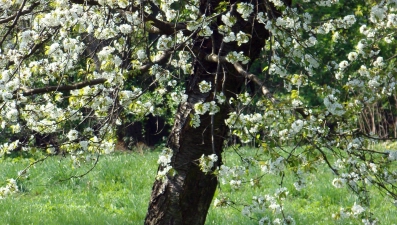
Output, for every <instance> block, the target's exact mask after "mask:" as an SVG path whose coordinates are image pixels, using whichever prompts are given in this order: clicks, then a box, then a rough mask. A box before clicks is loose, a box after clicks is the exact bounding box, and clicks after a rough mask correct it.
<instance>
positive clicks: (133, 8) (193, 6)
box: [0, 0, 397, 224]
mask: <svg viewBox="0 0 397 225" xmlns="http://www.w3.org/2000/svg"><path fill="white" fill-rule="evenodd" d="M396 7H397V6H396V3H395V2H394V1H382V2H380V3H375V2H367V1H360V0H355V1H342V0H341V1H335V0H324V1H316V2H311V1H310V0H302V1H295V2H290V1H281V0H268V1H195V0H192V1H172V0H171V1H127V0H119V1H114V0H100V1H94V0H85V1H84V0H71V1H64V0H55V1H39V0H18V1H1V2H0V8H1V9H2V11H3V14H2V16H1V18H0V24H1V27H0V37H1V39H0V46H1V53H0V65H1V67H2V68H3V69H2V71H1V80H0V94H1V102H0V121H1V128H2V130H1V131H0V132H1V133H0V135H1V136H0V141H2V142H1V146H0V156H1V157H15V156H18V155H22V156H25V157H33V158H37V159H39V160H41V159H42V157H44V158H45V157H46V155H47V154H49V155H51V154H54V153H56V152H64V153H65V154H66V153H68V154H70V155H71V157H72V159H73V160H74V164H75V166H78V165H79V164H80V163H83V162H87V161H92V160H93V161H97V160H98V157H99V155H100V154H103V153H108V152H111V151H113V148H114V146H115V143H116V142H117V135H116V133H117V132H116V130H117V126H118V125H120V124H122V121H123V120H124V119H126V118H128V119H129V120H131V121H135V120H141V119H143V118H144V117H146V116H148V115H149V114H150V115H153V116H162V115H169V114H172V115H175V117H174V120H173V121H170V122H173V128H172V131H171V135H170V136H169V139H168V141H167V146H166V147H165V148H164V150H163V153H162V154H161V156H160V158H159V163H160V166H159V170H158V174H157V177H156V181H155V183H154V186H153V192H152V197H151V200H150V205H149V209H148V214H147V217H146V223H147V224H203V223H204V222H205V218H206V213H207V211H208V207H209V205H210V203H211V201H212V198H213V195H214V192H215V190H216V186H217V184H218V181H217V178H221V180H230V181H229V182H228V183H229V185H230V186H232V187H233V188H235V189H239V188H242V187H243V186H244V184H247V185H248V184H249V185H253V186H255V185H257V184H259V183H260V181H261V180H264V179H266V175H267V174H279V175H280V178H281V182H280V188H279V189H278V190H276V191H275V194H274V195H273V194H272V195H271V196H270V195H267V196H265V197H263V198H256V199H262V200H261V202H260V206H258V204H256V205H255V204H252V205H248V204H247V205H246V206H245V207H244V209H243V210H244V212H245V214H247V215H251V214H252V212H253V211H255V210H257V209H258V207H259V208H261V209H271V210H273V211H274V212H275V217H274V218H273V220H274V221H276V220H280V221H281V220H283V221H284V222H285V223H291V222H293V218H291V217H288V216H287V215H286V214H285V213H284V209H283V204H284V201H285V199H286V196H287V194H288V192H289V191H288V189H287V188H286V187H285V186H284V176H285V174H286V171H287V170H290V171H292V173H293V174H294V175H295V178H296V182H295V183H294V186H295V188H296V189H302V188H304V186H305V185H306V182H305V177H306V176H307V175H308V174H309V173H310V171H312V170H314V168H315V167H316V165H318V164H320V163H325V164H327V165H328V166H329V168H330V169H331V170H332V171H333V173H334V174H335V179H334V180H333V181H332V184H333V185H334V186H335V187H336V188H340V187H342V186H348V187H349V188H350V189H351V190H352V191H353V192H354V193H356V194H357V195H358V196H359V198H358V204H354V206H352V207H351V208H349V209H348V210H341V211H340V212H338V213H339V214H338V215H339V216H336V217H340V216H341V215H343V216H351V217H354V218H360V219H362V221H363V222H364V223H367V224H368V223H374V221H375V219H374V218H372V216H371V213H370V210H369V209H370V208H369V206H370V195H369V194H368V193H369V190H370V189H372V188H369V187H372V186H374V187H377V188H378V190H380V191H381V192H383V193H386V194H387V195H388V196H390V200H391V201H396V199H397V195H396V186H395V182H394V181H395V179H396V176H397V175H396V172H395V161H396V159H397V155H396V152H395V151H385V150H384V149H380V150H379V149H377V148H375V147H374V146H377V145H374V143H377V142H381V141H385V140H387V139H389V138H390V137H391V136H392V135H393V129H394V135H395V125H392V126H390V127H388V128H385V129H383V130H382V129H380V128H381V127H384V126H385V124H395V122H393V121H394V117H393V116H387V117H386V118H393V119H392V122H385V123H382V124H381V125H377V123H378V122H376V121H382V120H383V121H384V120H385V119H381V118H385V115H389V114H390V113H389V114H388V113H378V116H375V115H374V114H371V113H368V109H371V107H373V106H374V105H376V106H378V105H385V103H393V104H395V102H393V99H395V97H394V96H396V93H395V86H396V81H395V80H396V75H395V69H394V66H393V65H394V63H393V62H394V55H395V53H394V48H393V46H395V43H394V38H393V37H394V36H393V32H394V29H395V26H396V21H397V20H396V19H395V18H396V16H395V14H394V11H395V8H396ZM260 56H264V57H263V58H261V57H260ZM254 63H255V64H256V65H258V64H261V65H263V69H262V70H263V72H264V74H263V76H256V75H254V74H252V73H250V72H249V71H250V70H249V69H250V67H251V65H253V64H254ZM253 84H254V85H253ZM255 86H256V87H258V88H254V87H255ZM393 107H394V106H393ZM389 111H390V112H391V113H392V112H393V111H392V108H391V110H390V109H389ZM366 118H371V119H370V120H371V122H367V120H366ZM386 120H389V119H386ZM380 130H382V132H380ZM378 131H379V132H378ZM228 134H233V135H235V136H236V137H238V138H239V139H240V140H241V142H242V143H253V144H252V145H253V146H255V147H260V148H259V149H260V151H258V152H257V154H254V156H252V157H244V156H241V158H242V162H243V163H242V164H241V165H238V166H234V167H233V166H232V165H227V164H223V162H222V151H223V147H224V144H225V140H226V139H227V138H226V137H227V135H228ZM235 150H236V153H239V150H238V148H237V149H235ZM254 167H255V168H257V169H259V170H261V171H262V174H259V175H258V174H256V173H255V174H251V173H250V171H253V169H252V168H254ZM244 171H248V172H244ZM330 182H331V181H330ZM6 187H10V188H11V187H12V188H13V190H14V191H15V190H17V188H16V187H17V186H16V184H15V182H14V181H12V182H11V181H10V182H9V185H8V186H6ZM10 188H8V189H7V188H5V189H1V190H6V189H7V190H9V189H10ZM245 188H248V187H247V186H245ZM4 193H10V192H9V191H8V192H5V191H3V192H0V195H5V194H4ZM269 196H270V197H269ZM273 196H275V197H273ZM215 204H216V205H219V206H225V205H230V204H231V201H228V200H227V198H225V199H221V200H219V199H217V200H216V201H215ZM365 207H366V208H367V210H366V208H365ZM266 220H267V219H266V218H265V217H263V218H260V221H262V223H263V222H264V221H266Z"/></svg>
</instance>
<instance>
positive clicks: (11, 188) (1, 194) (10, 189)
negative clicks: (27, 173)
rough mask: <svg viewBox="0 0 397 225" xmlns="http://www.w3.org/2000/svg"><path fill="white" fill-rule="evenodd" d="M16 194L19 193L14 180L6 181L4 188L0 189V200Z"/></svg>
mask: <svg viewBox="0 0 397 225" xmlns="http://www.w3.org/2000/svg"><path fill="white" fill-rule="evenodd" d="M17 192H19V189H18V185H17V181H16V180H15V179H8V180H7V184H6V186H4V187H0V200H1V199H3V198H6V197H7V196H9V195H12V194H15V193H17Z"/></svg>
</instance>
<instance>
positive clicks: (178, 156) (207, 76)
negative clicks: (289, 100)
mask: <svg viewBox="0 0 397 225" xmlns="http://www.w3.org/2000/svg"><path fill="white" fill-rule="evenodd" d="M201 2H202V5H201V7H200V9H201V11H202V13H207V14H208V13H211V10H212V9H215V8H216V7H217V5H218V4H219V2H220V1H219V0H218V1H215V0H212V1H201ZM249 2H251V3H252V4H254V5H255V9H256V10H257V11H256V13H258V12H264V13H266V12H267V13H268V15H269V16H270V17H273V16H277V15H278V13H277V11H276V10H275V9H274V7H272V6H271V4H270V3H268V2H267V1H249ZM233 3H234V1H231V4H233ZM235 16H236V17H237V18H239V22H238V23H237V24H236V25H235V26H234V28H233V31H234V32H235V33H238V31H240V30H242V31H244V32H246V33H249V34H251V35H252V38H251V41H250V42H249V43H247V44H244V45H241V46H237V44H236V43H227V44H226V43H223V44H222V43H221V42H222V36H221V35H220V34H218V33H217V32H216V30H214V34H213V37H212V39H209V40H208V39H207V40H203V42H201V43H200V44H199V45H197V46H194V47H193V49H195V51H196V55H197V59H196V64H195V65H196V66H195V72H194V74H193V75H192V76H191V77H190V78H189V82H188V85H187V94H188V96H189V97H188V101H187V102H185V103H183V104H182V105H180V107H179V109H178V112H177V114H176V116H175V123H174V126H173V129H172V132H171V134H170V136H169V139H168V143H167V144H168V147H169V148H171V149H172V150H173V158H172V162H171V166H172V167H173V168H174V169H175V170H176V172H177V174H176V175H175V176H173V177H172V176H168V179H166V180H156V181H155V182H154V185H153V189H152V195H151V199H150V203H149V208H148V213H147V216H146V220H145V224H150V225H154V224H156V225H157V224H161V225H179V224H186V225H187V224H189V225H196V224H197V225H199V224H204V223H205V219H206V216H207V212H208V209H209V206H210V204H211V201H212V198H213V196H214V193H215V190H216V186H217V178H216V177H215V176H213V175H209V174H205V173H203V172H202V171H201V170H200V168H199V166H198V165H197V164H198V163H197V160H198V159H199V158H200V157H201V156H202V155H203V154H204V155H210V154H213V153H216V154H217V155H218V157H219V160H221V157H220V156H221V155H220V154H221V152H222V146H223V140H224V139H223V137H225V136H226V134H227V127H226V125H225V122H224V120H225V119H226V118H227V114H228V113H229V111H230V109H229V108H228V107H229V106H228V105H227V104H223V105H221V110H220V112H219V113H217V114H216V115H215V116H214V119H213V120H211V116H209V115H208V114H206V115H204V116H201V125H200V127H198V128H192V127H191V126H190V125H189V122H190V114H193V113H194V109H193V106H194V104H195V103H197V102H200V101H201V102H203V101H204V102H208V101H211V100H213V96H212V92H210V93H206V94H203V93H200V91H199V90H198V87H197V84H198V83H199V82H201V81H202V80H206V81H211V83H212V84H215V83H216V84H217V86H216V88H217V92H219V91H220V90H224V92H225V95H226V97H227V98H230V97H231V96H233V95H234V94H235V93H238V92H239V90H240V89H241V86H242V85H243V84H244V80H245V78H244V75H243V74H240V73H239V71H237V70H236V68H235V67H234V66H233V65H230V64H227V63H223V64H222V70H221V71H219V70H218V68H219V67H218V63H214V62H208V61H206V60H205V56H206V55H208V54H210V53H211V52H212V53H215V54H217V55H219V56H225V55H226V54H227V53H228V52H229V51H237V52H239V51H243V52H244V53H245V55H247V56H249V57H250V58H251V62H253V61H254V60H255V59H256V58H257V57H258V56H259V53H260V51H261V49H262V48H263V46H264V44H265V40H266V39H267V38H268V37H269V33H268V32H267V31H266V30H265V29H264V25H263V24H258V23H256V22H254V23H253V22H252V20H251V21H244V20H242V19H241V18H240V17H239V15H238V14H237V13H236V14H235ZM217 23H218V24H221V20H220V18H219V20H218V21H217ZM215 27H216V26H215ZM221 45H223V48H222V49H221V50H222V51H219V50H220V48H221V47H220V46H221ZM213 50H215V51H213ZM216 74H217V75H216ZM215 77H217V78H218V80H217V81H216V82H215ZM211 121H212V122H211ZM211 123H212V126H213V130H214V134H213V135H212V134H211ZM212 136H213V137H214V147H215V149H214V150H215V152H214V151H213V148H212V141H211V138H212ZM159 169H161V168H159Z"/></svg>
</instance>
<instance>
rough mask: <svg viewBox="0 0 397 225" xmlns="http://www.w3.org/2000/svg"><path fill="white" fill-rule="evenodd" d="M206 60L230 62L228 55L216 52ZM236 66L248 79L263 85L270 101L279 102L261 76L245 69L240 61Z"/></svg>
mask: <svg viewBox="0 0 397 225" xmlns="http://www.w3.org/2000/svg"><path fill="white" fill-rule="evenodd" d="M205 60H207V61H209V62H216V63H220V62H222V63H230V62H228V61H227V60H226V57H224V56H218V55H216V54H210V55H207V56H206V57H205ZM233 66H234V68H235V69H236V71H237V72H238V73H239V74H241V75H242V76H244V77H245V78H246V79H248V80H250V81H252V82H254V83H255V84H256V85H258V86H259V87H261V91H262V94H263V95H264V96H266V97H267V98H269V99H270V101H272V102H273V103H275V102H277V99H275V98H274V96H273V94H272V93H271V92H270V91H269V89H268V88H267V87H266V86H265V85H264V84H263V83H262V81H261V80H259V78H258V77H257V76H256V75H254V74H252V73H248V72H247V71H245V70H244V69H243V66H242V65H241V64H240V63H234V64H233Z"/></svg>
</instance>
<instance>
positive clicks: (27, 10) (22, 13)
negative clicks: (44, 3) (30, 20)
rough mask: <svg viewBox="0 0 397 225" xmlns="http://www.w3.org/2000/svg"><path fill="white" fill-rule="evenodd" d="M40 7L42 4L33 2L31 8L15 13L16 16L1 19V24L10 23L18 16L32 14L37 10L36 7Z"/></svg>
mask: <svg viewBox="0 0 397 225" xmlns="http://www.w3.org/2000/svg"><path fill="white" fill-rule="evenodd" d="M38 5H40V2H33V4H31V5H30V7H29V8H27V9H25V10H22V11H21V12H18V13H15V14H14V15H12V16H10V17H7V18H4V19H0V24H2V23H7V22H10V21H11V20H13V19H15V17H17V16H23V15H25V14H28V13H30V12H32V11H33V9H34V8H36V6H38Z"/></svg>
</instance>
